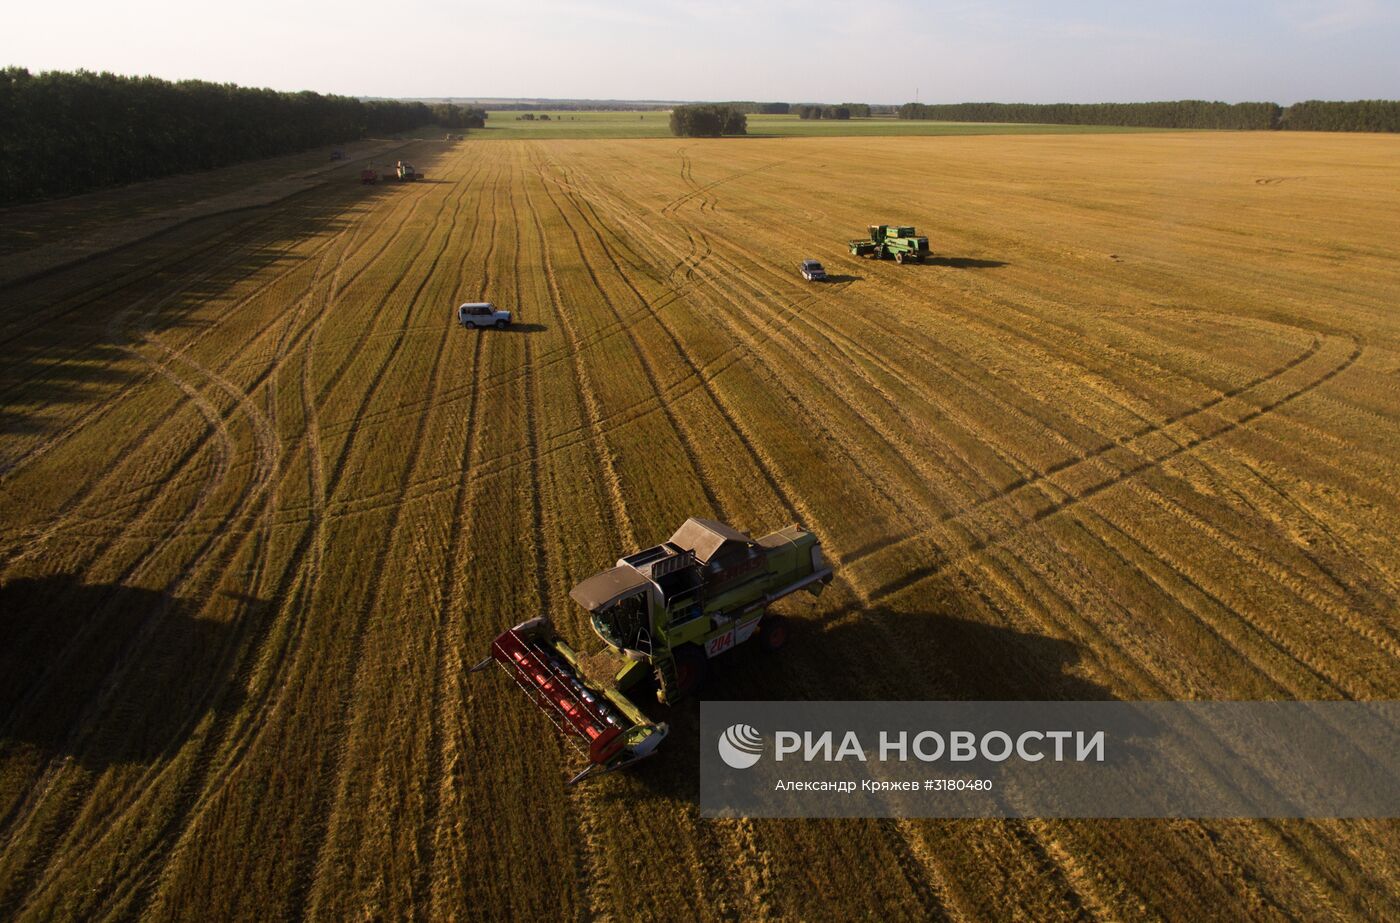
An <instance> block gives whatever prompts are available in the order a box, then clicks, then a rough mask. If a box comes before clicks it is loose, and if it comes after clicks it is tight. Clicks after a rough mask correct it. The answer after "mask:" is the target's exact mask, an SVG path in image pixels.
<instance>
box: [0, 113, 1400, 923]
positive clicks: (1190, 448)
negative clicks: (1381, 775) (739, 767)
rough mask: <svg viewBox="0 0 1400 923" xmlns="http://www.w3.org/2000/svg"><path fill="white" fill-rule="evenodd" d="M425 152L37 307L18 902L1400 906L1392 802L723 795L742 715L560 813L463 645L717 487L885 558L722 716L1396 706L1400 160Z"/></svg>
mask: <svg viewBox="0 0 1400 923" xmlns="http://www.w3.org/2000/svg"><path fill="white" fill-rule="evenodd" d="M413 155H414V157H415V161H416V162H418V163H419V164H420V166H423V167H424V168H425V169H426V171H427V173H428V176H429V178H430V181H428V182H423V183H418V184H413V185H405V186H392V187H376V188H361V187H359V186H358V185H354V184H353V183H351V182H344V183H336V184H330V185H327V186H324V187H322V188H320V189H317V190H313V191H312V192H309V193H304V194H301V195H298V196H294V197H293V198H291V199H289V200H287V201H286V202H284V203H282V204H280V205H276V206H273V207H269V208H261V209H255V210H252V211H248V212H241V213H237V214H233V215H228V216H224V217H219V218H211V219H205V220H203V221H199V222H195V223H193V224H190V225H187V226H184V227H182V228H180V229H179V230H177V231H175V232H172V233H169V234H166V235H163V236H160V237H157V238H154V239H152V240H150V241H147V242H145V243H141V244H138V245H135V246H130V247H126V248H123V249H121V250H118V251H115V252H113V253H111V254H108V255H106V256H102V257H99V258H97V259H95V260H92V261H90V262H86V263H83V264H81V265H78V266H75V267H72V268H70V269H67V270H64V271H60V272H56V273H51V274H48V275H45V276H42V277H39V278H37V279H33V280H31V281H28V282H24V283H19V284H9V285H7V286H6V287H5V288H3V289H0V297H3V311H0V341H3V343H4V357H5V363H4V368H3V372H0V395H3V396H2V397H0V401H3V403H0V414H3V435H0V472H3V475H0V477H3V479H2V480H0V568H2V570H0V579H2V580H3V585H2V586H0V597H2V598H0V637H3V643H0V722H2V723H0V735H2V736H0V916H5V917H7V918H12V919H27V920H28V919H32V920H42V919H55V918H60V917H76V916H81V917H84V918H89V919H105V918H128V917H143V918H149V919H167V918H183V919H214V918H243V919H285V918H302V917H305V918H312V919H318V920H349V919H379V918H408V917H417V918H423V919H441V918H450V917H497V918H506V917H509V918H514V919H528V918H536V917H543V916H550V917H554V916H559V917H562V918H567V919H595V918H596V919H616V920H627V919H636V918H658V919H686V918H692V917H699V918H707V919H709V918H719V919H723V918H740V917H742V918H745V919H762V918H776V919H820V918H851V917H862V916H866V915H874V914H877V913H879V914H883V915H885V916H888V917H892V918H896V919H897V918H921V917H930V916H931V917H949V918H954V919H964V920H971V919H980V918H992V917H1021V918H1036V919H1065V918H1085V917H1087V918H1099V919H1131V918H1173V919H1183V920H1198V919H1205V918H1227V917H1240V916H1249V917H1255V918H1265V919H1267V918H1300V917H1301V918H1309V919H1344V918H1352V917H1357V916H1369V917H1375V918H1381V917H1387V916H1388V917H1392V918H1393V917H1395V916H1397V915H1400V829H1397V826H1396V824H1395V822H1393V821H1345V822H1339V821H1326V822H1297V821H1287V822H1243V821H1111V822H1103V821H1094V822H1090V821H1076V822H1069V821H1035V820H1032V821H1020V822H1002V821H977V822H968V821H841V822H836V821H804V822H798V821H723V822H720V821H706V820H701V819H700V818H699V817H698V812H697V808H696V803H695V802H696V794H697V780H696V777H695V772H696V747H697V746H698V741H697V734H696V725H697V723H698V717H697V711H696V707H695V704H694V703H693V702H692V703H690V704H687V705H683V706H680V707H678V708H677V709H675V710H673V712H672V713H671V715H670V720H671V721H672V724H673V731H672V736H671V739H670V740H668V741H667V746H666V747H665V748H664V750H663V751H662V753H661V755H659V756H658V757H657V758H656V759H654V760H652V761H651V762H650V763H649V764H646V765H644V766H643V767H640V768H639V770H638V771H636V772H632V773H625V774H617V775H613V776H608V777H606V778H605V779H603V780H601V781H600V782H599V783H598V784H596V785H591V786H586V787H583V788H581V789H579V790H576V791H573V792H568V793H566V792H565V791H564V789H563V787H562V785H563V781H564V779H565V777H566V773H567V772H568V771H569V770H570V769H571V768H573V767H574V766H575V763H576V762H577V760H576V758H575V757H574V755H573V751H572V750H571V749H569V748H568V747H567V746H566V745H564V744H562V743H561V742H560V741H559V739H558V738H557V736H556V735H555V734H554V733H553V731H552V729H551V728H550V727H549V726H548V724H547V722H546V721H545V720H544V719H543V717H542V716H540V715H539V714H538V713H537V712H536V711H535V710H534V709H532V708H531V707H530V706H529V705H528V703H527V702H526V701H524V699H523V697H521V696H519V695H518V694H517V693H516V692H515V691H514V690H513V689H512V688H509V687H508V684H507V682H506V681H505V680H504V679H503V678H502V677H500V676H498V675H495V673H494V671H493V673H491V674H484V675H480V676H474V677H471V678H470V681H469V679H468V677H467V676H466V675H465V674H464V667H465V666H466V665H469V664H470V663H472V662H474V661H475V660H477V659H478V658H479V657H480V656H481V655H482V654H483V653H484V652H485V650H486V647H487V644H488V642H489V640H490V638H491V637H492V636H493V635H494V634H495V633H496V632H497V631H498V630H500V629H501V628H503V627H505V626H507V625H510V624H513V623H515V622H518V621H521V620H523V619H524V618H527V617H531V616H534V615H536V614H539V613H541V612H543V613H547V614H549V615H550V616H551V617H553V618H554V619H555V620H556V622H557V623H558V624H559V625H560V626H561V629H562V630H563V631H564V633H565V634H566V635H567V636H568V637H570V638H571V639H572V640H573V641H575V642H579V643H581V644H583V645H584V646H585V647H591V644H589V639H590V637H591V635H590V634H589V633H588V632H587V630H586V626H585V623H584V621H583V619H582V618H580V613H579V611H578V610H576V608H575V607H574V606H573V604H572V603H571V602H570V601H569V600H568V597H567V591H568V589H569V587H570V586H572V585H573V583H574V582H575V581H577V580H579V579H581V578H583V577H585V576H587V575H588V574H590V573H592V572H593V571H594V570H596V569H599V568H600V567H603V566H606V565H608V564H610V563H611V562H612V561H613V560H614V559H615V558H617V557H618V555H619V554H620V553H622V552H624V551H627V550H631V549H633V548H636V547H639V546H642V545H645V544H651V543H654V542H656V541H658V540H660V539H662V538H664V537H665V536H666V535H668V534H669V533H670V531H671V529H672V528H673V527H674V526H675V525H677V524H678V523H679V522H680V521H681V520H682V519H684V518H685V517H686V516H688V515H693V514H703V515H713V516H716V517H718V518H721V519H726V520H729V521H731V522H733V523H734V524H736V525H738V526H740V527H741V528H746V529H750V530H754V531H764V530H767V529H769V528H774V527H778V526H782V525H784V524H786V523H787V522H789V521H792V520H798V521H801V522H802V523H803V524H804V525H806V526H808V527H810V528H812V529H814V530H815V531H817V532H818V533H819V534H820V536H821V537H822V539H823V541H824V543H825V547H826V548H827V550H828V552H829V554H830V555H831V556H832V557H833V558H834V559H835V560H836V561H837V562H839V570H838V573H839V580H838V582H837V584H835V585H834V586H833V588H832V590H831V591H830V592H829V593H828V594H826V595H824V596H823V597H822V598H821V600H820V601H818V602H817V603H815V604H813V603H807V602H803V603H794V604H791V605H788V606H786V608H785V612H786V613H787V614H788V615H789V616H790V617H791V618H792V619H793V620H794V622H795V623H796V630H795V632H794V638H793V642H792V643H791V644H790V646H789V647H788V649H787V650H786V651H785V652H784V653H783V654H782V655H781V656H780V657H777V658H776V659H774V658H766V657H762V656H758V655H756V654H755V655H750V654H749V653H748V652H746V651H743V650H741V651H738V652H736V653H735V654H734V655H733V657H732V659H731V660H729V661H728V662H727V663H726V664H725V665H724V666H723V667H722V668H721V669H719V670H718V671H717V674H716V675H715V676H713V678H712V683H711V686H710V688H709V690H708V692H707V694H708V695H709V696H712V697H733V698H809V699H843V698H889V699H941V698H955V699H956V698H981V699H1058V698H1082V699H1104V698H1119V699H1159V698H1169V699H1170V698H1211V699H1216V698H1220V699H1262V698H1302V699H1314V698H1322V699H1327V698H1350V699H1376V698H1394V697H1396V695H1397V694H1400V624H1398V623H1397V617H1396V613H1397V609H1400V539H1397V534H1400V478H1397V469H1400V463H1397V460H1396V459H1397V451H1398V450H1400V320H1397V316H1396V301H1397V294H1400V257H1397V254H1396V248H1395V243H1396V241H1397V240H1400V139H1397V138H1385V137H1369V136H1360V137H1342V136H1322V135H1318V136H1301V137H1300V136H1280V135H1276V134H1269V135H1263V134H1261V135H1233V134H1143V135H1131V136H1101V135H1099V136H1066V137H993V138H966V139H963V138H932V139H919V138H887V139H854V138H849V139H820V140H818V139H783V140H757V139H750V140H734V141H729V140H726V141H717V142H707V141H699V142H681V141H654V140H638V141H576V142H574V141H559V142H493V143H474V142H468V143H464V144H458V145H456V146H444V145H440V144H428V143H424V144H423V145H421V149H420V150H416V151H414V152H413ZM64 207H65V208H69V209H70V210H71V207H72V206H71V204H70V205H67V206H64ZM872 221H891V222H898V223H913V224H915V225H917V226H918V228H919V230H920V231H921V232H923V233H926V234H927V235H928V236H929V237H930V239H931V243H932V247H933V249H934V251H935V252H936V253H937V254H939V255H940V258H939V259H937V260H935V261H933V262H932V263H930V264H928V265H923V266H897V265H895V264H894V263H892V262H890V263H883V264H876V263H870V262H866V261H862V260H858V259H855V258H852V257H850V256H848V255H847V254H846V252H845V249H844V246H843V244H844V241H845V240H846V238H848V237H852V236H858V235H859V232H860V231H861V229H862V228H863V227H864V226H865V225H866V224H867V223H870V222H872ZM0 224H3V222H0ZM11 230H13V229H11ZM808 257H816V258H819V259H821V260H823V261H824V262H825V263H826V265H827V268H828V270H829V271H830V272H832V273H833V274H834V275H835V281H833V282H831V283H830V284H827V285H824V286H812V285H808V284H805V283H803V282H802V281H801V280H800V279H799V278H798V277H797V274H796V264H797V262H798V261H799V260H801V259H803V258H808ZM481 297H484V298H489V299H491V300H493V301H495V302H497V303H498V304H500V305H502V306H506V307H510V308H511V309H512V310H514V311H515V312H516V318H517V320H518V321H520V324H519V326H518V327H516V328H515V329H512V330H509V331H505V332H495V331H491V332H486V333H481V334H470V333H468V332H465V331H463V330H461V329H458V328H456V327H455V326H453V325H452V324H451V322H450V316H451V309H452V307H453V306H454V305H455V304H456V303H457V302H460V301H463V300H472V299H476V298H481Z"/></svg>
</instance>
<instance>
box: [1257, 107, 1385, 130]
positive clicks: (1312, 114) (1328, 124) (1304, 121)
mask: <svg viewBox="0 0 1400 923" xmlns="http://www.w3.org/2000/svg"><path fill="white" fill-rule="evenodd" d="M1278 127H1279V128H1281V129H1283V130H1285V131H1400V101H1397V100H1393V99H1359V100H1356V101H1354V102H1323V101H1322V100H1317V99H1311V100H1308V101H1307V102H1304V103H1294V104H1293V105H1291V106H1289V107H1288V108H1287V109H1284V110H1283V113H1282V115H1281V116H1280V119H1279V125H1278Z"/></svg>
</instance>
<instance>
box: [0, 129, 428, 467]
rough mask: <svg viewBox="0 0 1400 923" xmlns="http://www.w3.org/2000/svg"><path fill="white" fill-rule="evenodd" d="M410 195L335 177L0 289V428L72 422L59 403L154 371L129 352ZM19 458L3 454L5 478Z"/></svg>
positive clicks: (424, 151)
mask: <svg viewBox="0 0 1400 923" xmlns="http://www.w3.org/2000/svg"><path fill="white" fill-rule="evenodd" d="M435 151H437V153H434V152H435ZM441 153H442V151H441V150H440V149H439V148H437V147H436V146H434V145H429V144H424V145H423V146H422V148H421V150H419V149H415V150H414V151H413V152H412V153H411V156H413V157H414V160H415V162H418V163H422V164H423V165H424V167H425V169H428V168H430V167H431V165H432V163H433V162H434V161H436V159H437V157H438V156H441ZM412 188H413V184H411V183H379V184H375V185H363V184H361V183H360V182H359V180H358V178H357V177H336V178H334V179H331V180H329V181H327V182H326V183H323V184H321V185H318V186H314V187H312V188H311V189H307V190H304V191H302V192H298V193H296V194H294V195H292V196H290V197H288V198H286V199H283V200H282V201H280V202H275V203H272V204H270V205H264V206H256V207H251V208H244V209H239V210H236V211H231V212H224V213H222V214H216V215H211V216H208V217H204V218H198V219H195V220H193V221H188V222H185V223H183V224H179V225H177V226H175V227H172V228H169V229H168V230H165V231H162V232H160V233H157V234H155V235H154V236H151V237H147V238H145V239H143V240H139V241H136V242H134V243H130V244H125V245H121V246H118V247H116V248H114V249H111V250H108V251H106V252H105V253H100V254H97V255H95V256H93V257H91V258H84V259H82V260H81V261H79V262H76V263H74V264H72V265H69V266H64V267H59V268H55V269H52V270H41V271H39V272H38V273H37V274H35V275H33V276H30V277H28V278H20V279H16V280H13V281H8V282H0V431H3V432H5V433H6V434H9V435H22V434H30V435H32V434H36V433H43V432H46V431H49V430H52V429H54V428H56V427H58V426H62V425H65V424H66V422H67V420H65V419H64V418H65V417H67V418H68V419H71V415H70V414H55V413H54V411H55V410H56V409H57V408H58V406H59V405H63V404H72V403H85V402H91V403H94V404H97V403H101V402H103V401H105V400H107V399H109V398H111V396H112V395H114V394H115V393H116V392H117V391H118V389H119V388H121V387H122V386H123V385H125V384H127V383H129V382H131V381H132V380H133V379H135V378H138V377H140V376H142V375H145V374H147V373H148V371H149V368H148V367H147V366H146V365H145V364H144V363H142V362H141V361H140V360H139V359H137V358H136V357H134V356H132V355H131V354H130V353H129V352H128V351H127V347H129V346H130V345H132V344H139V343H140V341H141V340H142V339H143V338H144V337H145V336H147V335H157V336H158V335H160V334H161V333H163V332H167V331H170V330H173V329H177V328H180V327H187V326H190V325H191V324H192V318H193V317H194V316H195V314H196V312H197V311H198V310H199V309H200V308H204V307H207V306H208V305H209V303H210V302H211V301H213V300H215V299H218V298H220V297H222V296H225V295H226V293H227V292H228V291H229V289H230V288H232V287H233V286H234V285H236V284H238V283H240V282H244V281H246V280H247V279H248V278H249V277H250V276H254V275H257V274H259V273H262V274H265V278H267V279H269V280H271V279H272V278H274V277H275V275H276V274H277V273H278V272H279V271H280V270H282V269H292V268H293V267H296V266H299V265H302V264H305V263H308V262H311V263H314V260H315V259H316V257H315V256H308V254H307V252H306V248H305V247H300V252H298V249H299V245H300V244H301V243H302V242H303V241H305V240H306V239H307V238H310V237H316V236H320V235H329V234H332V233H335V232H337V231H340V230H343V229H345V228H347V227H349V226H350V225H351V224H352V223H354V222H355V221H357V220H359V219H361V218H363V217H364V216H366V215H367V214H368V213H369V212H370V210H371V209H373V208H374V207H375V204H376V203H378V202H380V201H381V200H383V199H385V198H388V197H393V196H402V195H405V194H408V193H409V192H410V191H411V190H412ZM89 195H93V196H100V195H102V193H101V192H97V193H90V194H89ZM82 198H83V197H82V196H78V197H75V202H76V201H77V200H80V199H82ZM41 246H42V244H37V243H36V246H35V248H34V251H33V252H34V253H36V254H40V253H41ZM36 259H37V257H36ZM35 265H36V266H38V265H39V264H38V263H37V262H36V264H35ZM288 307H289V308H290V307H291V305H288ZM256 323H257V322H253V323H252V324H250V325H246V326H241V327H240V334H241V335H247V334H249V333H252V334H256V332H257V331H258V329H259V328H258V327H257V326H256ZM244 342H246V340H245V341H244ZM27 444H29V440H22V441H21V446H23V445H27ZM15 451H16V452H23V448H19V449H17V450H15ZM16 460H17V457H16V456H14V455H6V454H0V475H3V474H4V473H5V472H6V471H7V470H9V468H10V467H11V466H12V465H13V464H15V462H16Z"/></svg>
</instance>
